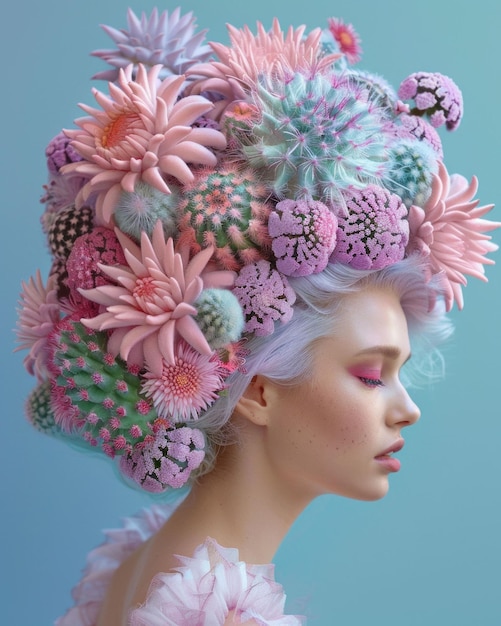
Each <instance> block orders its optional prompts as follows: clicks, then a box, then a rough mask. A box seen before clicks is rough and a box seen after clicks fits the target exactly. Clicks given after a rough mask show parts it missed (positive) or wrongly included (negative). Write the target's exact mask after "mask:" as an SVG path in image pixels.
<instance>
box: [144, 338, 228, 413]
mask: <svg viewBox="0 0 501 626" xmlns="http://www.w3.org/2000/svg"><path fill="white" fill-rule="evenodd" d="M221 373H222V372H221V371H220V367H219V362H218V360H217V359H216V358H215V357H214V356H208V355H205V354H200V352H198V351H197V350H194V349H193V348H192V347H191V346H190V345H188V344H187V343H186V342H184V341H180V342H179V343H178V344H177V346H176V354H175V357H174V363H167V362H166V361H164V362H163V367H162V372H161V374H155V373H154V372H149V371H147V372H146V373H145V374H144V378H145V382H144V383H143V385H142V389H141V390H142V392H143V393H144V395H145V396H146V397H147V398H151V400H152V402H153V405H154V407H155V409H156V411H157V414H158V416H159V417H161V418H165V419H168V420H170V421H173V422H174V423H177V422H185V421H187V420H189V419H197V418H198V417H199V416H200V413H201V412H202V411H204V410H205V409H207V408H208V407H209V406H210V405H211V404H212V403H213V402H214V400H216V398H217V397H218V393H217V392H218V391H220V390H221V389H222V386H223V379H222V377H221Z"/></svg>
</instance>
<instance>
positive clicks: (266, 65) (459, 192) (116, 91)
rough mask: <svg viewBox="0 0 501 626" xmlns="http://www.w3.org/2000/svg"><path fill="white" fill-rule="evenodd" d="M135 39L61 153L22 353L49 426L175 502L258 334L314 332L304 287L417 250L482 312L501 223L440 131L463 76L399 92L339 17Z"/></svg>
mask: <svg viewBox="0 0 501 626" xmlns="http://www.w3.org/2000/svg"><path fill="white" fill-rule="evenodd" d="M128 26H129V29H128V30H126V29H124V30H120V31H118V30H116V29H113V28H111V27H104V29H105V31H106V32H107V33H108V34H109V35H110V37H111V38H112V39H113V41H114V43H115V44H116V48H114V49H109V50H99V51H96V52H94V53H93V54H94V55H95V56H97V57H100V58H101V59H103V60H104V61H106V62H107V63H108V64H109V65H110V66H111V69H109V70H107V71H104V72H101V73H99V74H97V75H96V76H95V77H94V78H95V79H105V80H107V81H109V82H108V86H107V93H105V92H104V91H101V90H99V89H94V90H93V96H94V99H95V101H96V103H97V106H96V107H93V106H89V105H87V104H81V105H80V106H81V108H82V109H83V111H84V112H85V114H86V116H85V117H82V118H80V119H77V120H76V127H75V128H72V129H64V130H63V131H62V132H61V133H60V134H58V135H57V136H56V137H54V138H53V139H52V140H51V141H50V143H49V145H48V147H47V149H46V156H47V164H48V170H49V175H48V182H47V184H46V185H45V193H44V195H43V198H42V201H43V203H44V205H45V211H44V213H43V215H42V219H41V222H42V228H43V231H44V232H45V234H46V236H47V241H48V246H49V249H50V254H51V256H52V267H51V270H50V274H49V276H48V278H47V280H45V281H44V280H43V279H42V277H41V275H40V272H37V274H36V275H35V276H34V277H33V278H31V279H30V280H29V281H28V282H27V283H26V284H23V291H22V294H21V298H20V309H19V321H18V329H17V335H18V341H19V344H20V345H19V346H18V349H26V350H27V351H28V353H27V356H26V357H25V361H24V363H25V366H26V368H27V370H28V371H29V372H30V373H31V374H33V375H34V376H35V377H36V378H37V386H36V387H35V389H34V390H33V392H32V393H31V394H30V397H29V398H28V401H27V414H28V416H29V418H30V420H31V421H32V422H33V424H34V425H35V426H36V427H37V428H39V429H40V430H42V431H44V432H50V433H52V434H54V433H55V434H58V435H61V436H67V437H73V438H76V439H78V440H80V441H82V442H83V443H84V445H89V446H93V447H97V448H100V449H101V450H102V451H103V452H104V453H105V454H107V455H108V456H110V457H117V458H119V466H120V468H121V470H122V471H123V473H124V474H125V475H126V476H127V477H129V478H130V479H132V480H133V481H135V482H136V483H137V484H139V485H141V486H142V487H143V488H145V489H147V490H149V491H163V490H165V489H166V488H168V487H180V486H182V485H183V484H184V483H185V482H186V481H187V480H188V478H189V475H190V473H191V471H192V470H193V469H195V468H197V467H198V466H199V465H200V463H201V462H202V460H203V458H204V438H203V435H202V434H201V432H200V430H199V429H197V420H198V419H199V418H200V417H201V416H202V415H203V414H204V411H205V410H206V409H207V408H208V407H210V406H211V405H212V404H213V403H214V402H215V401H216V400H217V398H218V397H219V396H220V394H222V393H225V388H226V385H227V383H226V380H227V378H228V376H230V375H231V374H232V372H234V371H235V370H236V369H239V368H240V369H242V368H243V367H245V365H244V363H245V338H246V337H248V336H250V335H252V334H256V335H268V334H270V333H273V331H274V328H275V326H276V325H277V324H283V323H287V322H288V321H289V320H290V319H291V317H292V316H293V315H294V301H295V292H294V280H295V278H296V277H302V276H308V275H310V274H314V273H317V272H321V271H322V270H324V268H325V267H326V266H327V265H328V264H329V263H344V264H347V265H350V266H352V267H354V268H358V269H371V268H372V269H380V268H383V267H385V266H387V265H390V264H393V263H396V262H398V261H400V260H402V259H403V258H404V257H405V256H407V255H409V254H411V253H413V254H414V253H417V254H421V255H423V257H424V258H425V259H426V261H427V265H428V268H429V274H430V276H432V275H437V276H438V277H439V278H440V279H441V280H442V283H443V291H444V293H445V302H446V308H447V310H450V309H451V307H452V306H453V303H454V302H456V303H457V305H458V307H459V308H461V307H462V305H463V298H462V286H463V285H465V284H466V275H472V276H475V277H477V278H481V279H485V276H484V265H485V264H488V263H492V261H491V260H490V259H487V258H486V255H487V253H489V252H492V251H494V250H495V249H496V246H495V245H494V243H492V241H491V238H490V236H489V235H488V234H486V233H487V232H488V231H489V230H491V229H493V228H495V227H497V226H499V224H496V223H494V222H491V221H488V220H486V219H484V215H485V214H486V213H487V212H488V211H489V210H490V209H491V208H492V205H484V206H479V201H478V200H476V199H475V194H476V191H477V181H476V179H475V178H474V179H473V180H472V181H471V182H469V183H468V181H466V180H465V179H464V178H463V177H461V176H458V175H452V176H451V175H449V173H448V171H447V168H446V166H445V164H444V161H443V149H442V143H441V139H440V137H439V134H438V132H437V130H436V129H437V128H438V127H440V126H445V128H446V129H448V130H454V129H456V128H457V127H458V125H459V123H460V120H461V116H462V113H463V103H462V97H461V92H460V91H459V89H458V87H457V86H456V85H455V83H454V82H453V81H452V80H451V79H450V78H448V77H447V76H444V75H442V74H438V73H427V72H417V73H415V74H412V75H411V76H409V77H407V78H405V79H404V80H403V82H402V84H401V85H400V87H399V89H398V90H397V91H395V90H394V89H393V88H392V87H391V86H390V85H389V84H387V83H386V82H385V81H384V80H383V79H382V78H381V77H379V76H376V75H373V74H371V73H368V72H366V71H363V70H360V69H356V68H355V67H354V66H353V64H354V63H356V62H358V61H359V59H360V56H361V48H360V39H359V37H358V35H357V34H356V32H355V31H354V29H353V27H352V26H351V25H349V24H344V23H343V21H342V20H340V19H335V18H331V19H329V20H328V21H327V24H326V27H325V28H324V29H321V28H316V29H314V30H312V31H311V32H309V33H307V32H306V29H305V27H303V26H301V27H299V28H296V29H294V28H289V29H288V30H287V31H283V30H282V28H281V26H280V24H279V22H278V20H276V19H275V20H274V21H273V24H272V27H271V29H270V30H266V29H265V27H264V26H263V25H262V24H260V23H258V24H257V31H256V32H255V33H254V32H253V31H252V30H251V29H250V28H248V27H247V26H245V27H244V28H243V29H237V28H234V27H232V26H229V39H230V43H229V44H228V45H225V44H222V43H219V42H210V43H208V44H206V43H205V42H204V39H205V32H204V31H197V28H196V24H195V20H194V18H193V16H192V14H191V13H188V14H186V15H181V13H180V10H179V9H176V10H175V11H173V12H172V13H171V14H170V15H169V13H168V12H167V11H165V12H163V13H162V14H158V12H157V11H156V10H154V11H153V13H152V14H151V16H149V17H148V16H146V15H144V14H143V15H142V16H141V18H138V17H137V16H136V15H135V14H134V13H133V12H132V11H130V10H129V13H128Z"/></svg>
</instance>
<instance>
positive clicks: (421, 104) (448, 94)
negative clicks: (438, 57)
mask: <svg viewBox="0 0 501 626" xmlns="http://www.w3.org/2000/svg"><path fill="white" fill-rule="evenodd" d="M398 96H399V98H402V100H414V104H415V106H414V108H413V109H411V113H412V114H413V115H428V116H429V118H430V123H431V125H432V126H434V127H435V128H437V127H439V126H442V125H443V124H445V126H446V128H447V130H455V129H456V128H457V127H458V126H459V123H460V121H461V117H462V115H463V96H462V94H461V91H460V89H459V87H458V86H457V85H456V83H455V82H454V81H453V80H452V79H451V78H449V77H448V76H444V74H439V73H438V72H434V73H432V72H416V73H414V74H411V75H410V76H408V77H407V78H406V79H405V80H404V81H402V83H401V84H400V87H399V88H398Z"/></svg>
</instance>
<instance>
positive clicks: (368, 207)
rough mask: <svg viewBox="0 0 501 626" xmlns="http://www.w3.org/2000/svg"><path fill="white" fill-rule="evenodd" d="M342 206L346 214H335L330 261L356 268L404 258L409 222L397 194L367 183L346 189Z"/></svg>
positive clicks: (403, 205)
mask: <svg viewBox="0 0 501 626" xmlns="http://www.w3.org/2000/svg"><path fill="white" fill-rule="evenodd" d="M348 194H350V195H348ZM346 207H347V209H348V215H347V216H340V217H339V228H338V233H337V244H336V247H335V249H334V252H333V254H332V256H331V261H339V262H341V263H346V264H347V265H351V266H352V267H355V268H356V269H382V268H383V267H386V266H388V265H391V264H392V263H396V262H397V261H400V260H402V259H403V258H404V255H405V247H406V246H407V243H408V241H409V224H408V222H407V219H406V218H407V208H406V206H405V204H404V203H403V202H402V199H401V198H400V197H399V196H397V195H396V194H393V193H391V192H389V191H388V190H387V189H384V188H383V187H379V186H377V185H368V186H367V187H366V188H365V189H352V190H350V191H349V192H346Z"/></svg>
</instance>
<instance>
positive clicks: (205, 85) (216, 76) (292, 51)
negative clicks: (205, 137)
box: [186, 18, 340, 117]
mask: <svg viewBox="0 0 501 626" xmlns="http://www.w3.org/2000/svg"><path fill="white" fill-rule="evenodd" d="M304 31H305V27H304V26H300V27H299V28H296V29H293V28H292V27H290V28H289V30H288V31H287V33H286V34H285V33H284V32H283V31H282V29H281V27H280V23H279V21H278V20H277V19H276V18H275V19H274V20H273V26H272V28H271V30H269V31H267V30H265V28H264V26H263V25H262V23H261V22H258V23H257V34H256V35H254V34H253V33H252V31H251V30H250V28H249V27H248V26H244V28H242V29H238V28H235V27H234V26H231V25H229V26H228V32H229V36H230V41H231V45H230V46H225V45H223V44H221V43H218V42H210V43H209V45H210V46H211V48H212V49H213V51H214V53H215V54H216V56H217V59H218V60H217V61H210V62H209V63H201V64H199V65H195V66H193V67H192V68H190V69H189V70H188V71H187V72H186V73H187V74H188V75H193V76H203V77H204V78H202V79H200V80H197V81H195V83H194V84H192V85H190V86H189V88H188V89H189V91H190V93H201V92H203V91H206V90H209V91H214V92H217V93H218V94H221V95H222V96H223V100H222V101H220V102H217V103H216V109H215V111H214V114H215V115H214V114H213V115H214V117H219V115H220V114H221V113H222V112H223V111H224V109H225V108H226V107H227V105H228V104H231V102H233V101H234V100H245V99H246V91H248V90H249V89H250V88H252V87H253V86H254V85H255V84H256V82H257V80H258V77H259V76H260V75H263V74H264V75H266V76H273V77H275V78H277V79H278V80H284V79H285V78H286V77H290V76H292V75H293V74H295V73H296V72H304V73H305V74H308V75H310V74H312V73H313V72H320V73H322V72H324V71H327V70H328V69H329V68H330V67H331V66H332V63H333V62H334V61H335V60H336V59H338V58H339V57H340V55H339V54H338V53H335V54H326V55H325V56H323V55H322V47H321V42H320V39H321V36H322V31H321V29H319V28H316V29H314V30H313V31H311V33H309V34H308V35H307V36H306V37H305V36H304Z"/></svg>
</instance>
